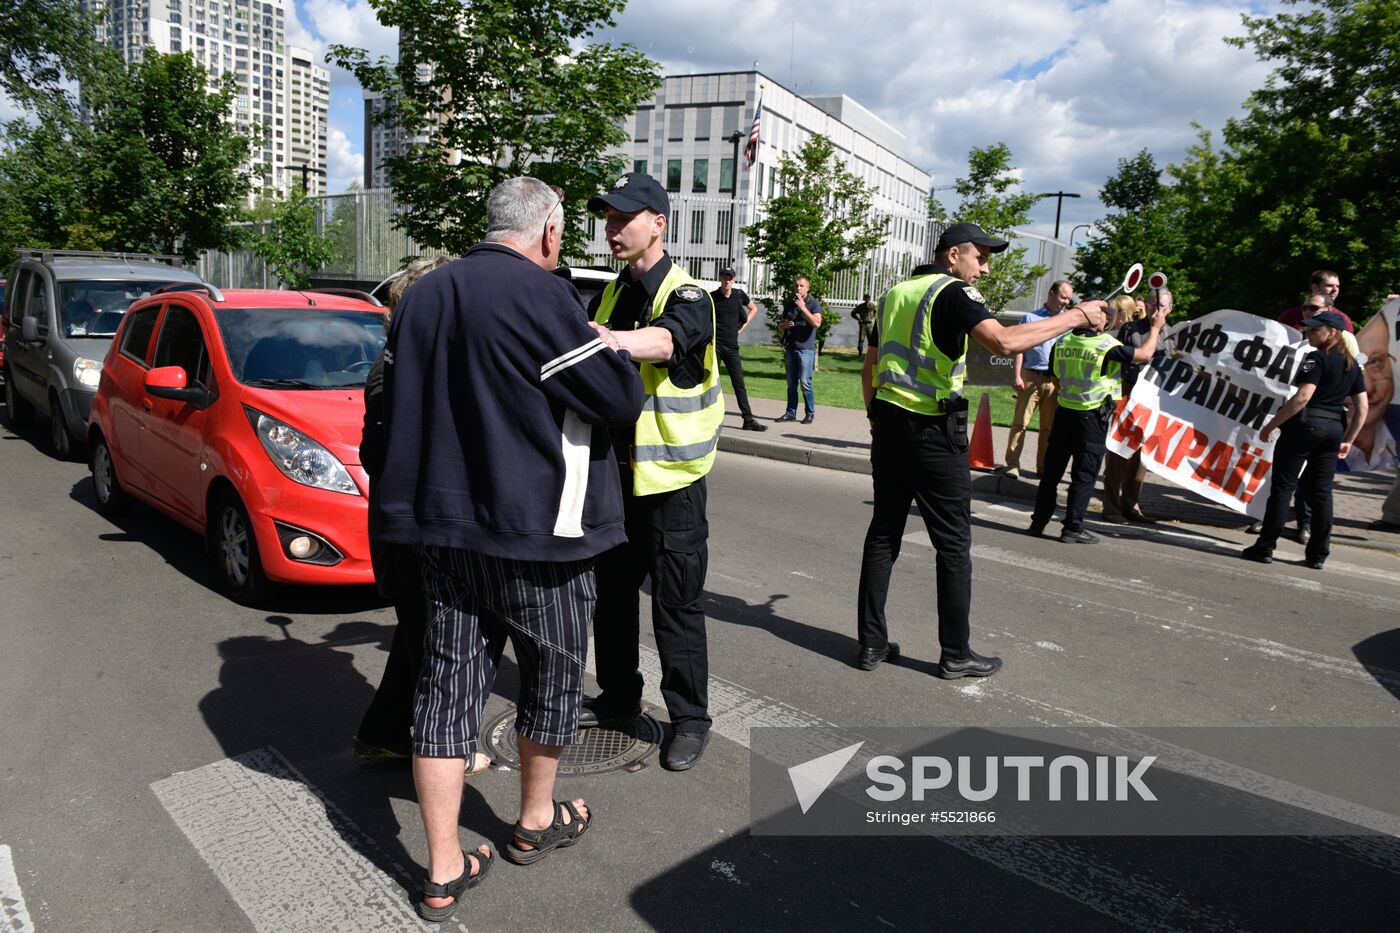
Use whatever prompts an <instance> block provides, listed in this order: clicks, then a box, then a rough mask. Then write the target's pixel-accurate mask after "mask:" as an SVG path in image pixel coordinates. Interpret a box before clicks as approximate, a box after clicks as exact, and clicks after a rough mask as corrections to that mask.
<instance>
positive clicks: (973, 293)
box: [963, 285, 987, 305]
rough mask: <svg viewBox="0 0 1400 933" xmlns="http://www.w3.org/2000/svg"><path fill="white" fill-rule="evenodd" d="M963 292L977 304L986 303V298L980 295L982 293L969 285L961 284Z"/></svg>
mask: <svg viewBox="0 0 1400 933" xmlns="http://www.w3.org/2000/svg"><path fill="white" fill-rule="evenodd" d="M963 294H964V295H966V296H967V297H969V298H971V299H972V300H973V301H975V302H977V303H978V304H979V305H984V304H986V303H987V299H985V298H983V297H982V293H981V292H979V291H978V290H977V289H975V288H973V287H972V286H971V285H964V286H963Z"/></svg>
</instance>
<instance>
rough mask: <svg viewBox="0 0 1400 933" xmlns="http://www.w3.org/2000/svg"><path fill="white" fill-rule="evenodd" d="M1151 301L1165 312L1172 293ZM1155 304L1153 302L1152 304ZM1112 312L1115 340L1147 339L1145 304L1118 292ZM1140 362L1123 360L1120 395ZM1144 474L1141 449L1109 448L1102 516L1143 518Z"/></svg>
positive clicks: (1129, 388) (1135, 342) (1137, 342)
mask: <svg viewBox="0 0 1400 933" xmlns="http://www.w3.org/2000/svg"><path fill="white" fill-rule="evenodd" d="M1154 299H1155V302H1160V304H1161V306H1162V307H1163V308H1165V309H1166V313H1167V314H1171V311H1172V295H1171V292H1169V291H1167V290H1166V289H1157V290H1156V291H1155V293H1154ZM1156 306H1157V305H1156V304H1155V303H1154V305H1153V307H1154V308H1155V307H1156ZM1108 307H1109V310H1110V311H1112V312H1113V320H1112V321H1111V322H1110V323H1109V325H1108V328H1107V329H1108V330H1112V331H1115V334H1114V336H1116V337H1117V338H1118V342H1119V343H1121V344H1123V345H1124V346H1126V347H1131V348H1132V349H1134V350H1136V349H1137V348H1138V347H1140V346H1142V345H1143V344H1144V343H1146V342H1147V338H1148V336H1149V335H1150V334H1151V332H1152V324H1151V322H1150V321H1149V320H1148V318H1147V306H1146V305H1145V304H1143V305H1139V304H1138V301H1137V299H1135V298H1130V297H1128V296H1127V295H1119V296H1117V297H1116V298H1114V299H1113V300H1112V301H1110V302H1109V303H1108ZM1142 366H1143V364H1141V363H1125V364H1123V395H1124V396H1128V395H1131V394H1132V392H1133V386H1134V385H1136V384H1137V379H1138V373H1139V372H1141V371H1142ZM1146 476H1147V468H1146V467H1144V466H1143V465H1142V451H1140V450H1139V451H1137V452H1136V453H1134V454H1133V455H1132V456H1131V457H1122V456H1119V455H1118V454H1116V453H1114V452H1112V451H1109V452H1108V456H1107V457H1106V458H1105V460H1104V468H1103V517H1104V520H1105V521H1112V522H1125V521H1128V522H1146V521H1149V519H1148V518H1147V517H1146V516H1145V515H1143V514H1142V509H1141V508H1140V507H1139V505H1138V500H1139V498H1140V497H1141V495H1142V482H1143V480H1144V479H1145V478H1146Z"/></svg>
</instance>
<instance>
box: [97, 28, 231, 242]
mask: <svg viewBox="0 0 1400 933" xmlns="http://www.w3.org/2000/svg"><path fill="white" fill-rule="evenodd" d="M235 89H236V85H235V82H234V80H233V77H232V76H231V75H226V76H225V77H224V78H223V79H222V80H221V81H220V82H219V84H218V89H217V90H216V91H214V92H212V93H211V92H210V91H209V90H208V77H207V73H206V72H205V70H204V68H203V67H202V66H201V65H199V64H198V63H197V62H196V61H195V60H194V57H193V56H191V55H189V54H188V53H186V54H182V55H163V54H161V53H159V52H156V51H154V50H152V49H147V50H146V52H145V55H144V57H143V60H142V61H140V62H135V63H132V64H129V65H128V64H126V63H125V62H123V61H122V60H121V59H120V58H119V57H118V56H116V55H115V54H114V53H113V54H110V55H105V56H104V57H103V61H102V62H101V63H100V64H99V65H98V66H97V67H96V68H95V69H94V80H92V81H90V82H87V83H86V84H85V88H84V100H85V102H86V104H87V106H88V111H89V113H90V115H91V125H92V132H91V138H90V141H89V144H88V146H87V147H86V149H85V151H84V153H83V155H82V159H81V164H80V166H79V172H80V176H81V185H82V189H83V195H84V201H85V208H86V211H87V213H88V215H89V217H91V218H92V226H93V227H94V228H95V229H99V230H101V231H103V234H102V236H101V240H102V242H101V244H100V245H102V246H103V247H104V248H107V249H129V250H148V251H153V252H163V253H175V252H179V253H181V254H183V255H184V256H185V257H186V258H188V259H193V258H194V257H195V256H196V255H198V254H199V252H200V251H201V250H205V249H223V248H228V247H230V246H232V245H233V243H234V240H235V235H234V233H233V230H232V228H231V227H230V226H229V224H230V223H231V222H232V221H234V220H235V219H237V218H238V217H239V215H240V208H239V204H240V203H241V202H242V201H243V200H244V199H245V198H246V197H247V193H248V190H249V187H250V173H249V171H248V169H247V168H246V167H244V164H245V162H246V160H247V158H248V155H249V152H250V150H251V144H252V140H251V138H250V136H248V135H244V134H242V133H240V132H239V131H238V130H237V129H236V128H235V127H234V126H232V125H230V124H229V123H228V122H227V120H226V115H227V114H228V113H229V112H230V110H231V108H232V104H233V97H234V93H235Z"/></svg>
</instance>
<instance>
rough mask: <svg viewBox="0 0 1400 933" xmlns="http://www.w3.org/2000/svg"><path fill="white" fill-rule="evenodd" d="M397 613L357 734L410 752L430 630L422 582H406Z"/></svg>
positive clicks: (397, 598) (397, 599)
mask: <svg viewBox="0 0 1400 933" xmlns="http://www.w3.org/2000/svg"><path fill="white" fill-rule="evenodd" d="M391 546H392V545H391ZM394 614H395V615H396V616H397V617H398V620H399V624H398V625H396V626H395V627H394V638H393V640H392V641H391V642H390V643H389V657H388V659H387V660H386V661H385V662H384V674H383V675H382V676H381V677H380V678H379V689H378V690H376V691H375V692H374V699H373V700H371V701H370V704H369V708H368V709H367V710H365V716H364V719H362V720H361V721H360V728H359V729H358V730H357V731H356V733H355V735H356V736H358V737H359V738H360V739H361V740H362V741H365V742H368V743H369V744H370V745H377V746H379V747H380V748H390V749H399V750H401V751H404V752H407V751H408V750H409V746H410V745H411V744H412V741H413V693H414V690H415V689H416V688H417V686H418V674H419V672H420V671H421V670H422V668H423V643H424V639H425V637H426V635H427V630H428V610H427V604H426V603H425V601H424V599H423V587H422V583H421V582H420V581H417V580H414V581H405V582H404V584H403V585H402V587H401V588H400V589H399V591H398V593H397V594H396V595H395V597H394Z"/></svg>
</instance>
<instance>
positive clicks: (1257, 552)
mask: <svg viewBox="0 0 1400 933" xmlns="http://www.w3.org/2000/svg"><path fill="white" fill-rule="evenodd" d="M1240 556H1241V557H1243V558H1244V559H1245V560H1252V561H1254V562H1255V563H1259V564H1272V563H1273V562H1274V552H1273V551H1266V550H1264V548H1261V547H1260V546H1259V545H1257V544H1251V545H1250V546H1249V547H1247V548H1245V549H1244V550H1243V551H1240Z"/></svg>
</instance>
